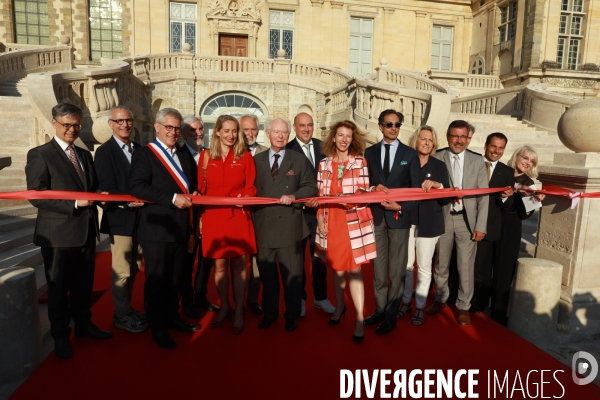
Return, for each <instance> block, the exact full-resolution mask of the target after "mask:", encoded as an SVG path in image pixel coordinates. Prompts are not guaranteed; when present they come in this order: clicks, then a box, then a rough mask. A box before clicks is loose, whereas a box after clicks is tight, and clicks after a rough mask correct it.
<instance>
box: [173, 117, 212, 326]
mask: <svg viewBox="0 0 600 400" xmlns="http://www.w3.org/2000/svg"><path fill="white" fill-rule="evenodd" d="M181 137H182V138H183V139H184V141H185V142H184V144H183V145H182V146H181V151H187V152H189V154H190V156H192V158H193V159H194V161H195V163H196V166H197V165H198V160H199V159H200V153H201V152H202V151H203V150H204V123H203V122H202V120H201V119H200V118H198V117H195V116H193V115H190V116H187V117H184V118H183V126H182V127H181ZM193 209H194V232H196V229H197V226H196V224H197V223H198V221H199V215H200V206H194V207H193ZM185 259H186V261H185V263H184V264H183V265H181V266H179V267H180V268H177V269H176V270H175V285H176V286H177V289H178V291H179V296H181V310H182V311H183V313H184V314H185V315H187V316H188V317H190V318H193V319H199V318H200V317H201V315H200V313H199V312H198V310H197V308H200V309H202V310H206V311H211V312H216V311H219V309H220V308H219V307H217V306H216V305H214V304H213V303H211V302H210V301H208V298H207V297H206V294H207V292H208V280H209V278H210V271H211V268H212V260H211V259H210V258H205V257H203V256H202V238H201V237H200V238H198V240H195V241H194V248H193V249H192V251H191V252H189V251H188V252H187V253H186V257H185ZM196 260H198V267H197V269H196V279H195V282H194V286H192V275H193V273H194V263H196Z"/></svg>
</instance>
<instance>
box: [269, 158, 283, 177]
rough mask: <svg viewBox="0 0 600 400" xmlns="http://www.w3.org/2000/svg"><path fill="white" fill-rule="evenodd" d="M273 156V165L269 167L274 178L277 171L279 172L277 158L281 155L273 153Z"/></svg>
mask: <svg viewBox="0 0 600 400" xmlns="http://www.w3.org/2000/svg"><path fill="white" fill-rule="evenodd" d="M273 157H275V161H273V166H272V167H271V177H272V178H273V180H275V178H277V173H278V172H279V163H278V162H277V160H279V157H281V156H280V155H279V154H273Z"/></svg>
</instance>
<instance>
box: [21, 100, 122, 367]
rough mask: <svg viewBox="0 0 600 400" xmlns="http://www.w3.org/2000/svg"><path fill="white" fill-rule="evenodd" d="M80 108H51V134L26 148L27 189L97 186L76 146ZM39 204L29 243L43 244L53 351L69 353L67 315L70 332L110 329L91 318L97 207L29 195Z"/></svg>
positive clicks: (88, 159)
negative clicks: (43, 142) (44, 142)
mask: <svg viewBox="0 0 600 400" xmlns="http://www.w3.org/2000/svg"><path fill="white" fill-rule="evenodd" d="M82 116H83V112H82V111H81V109H80V108H79V107H77V106H74V105H72V104H67V103H61V104H57V105H56V106H54V108H52V126H53V127H54V129H55V131H56V136H54V138H53V139H52V140H51V141H50V142H48V143H46V144H43V145H41V146H38V147H35V148H33V149H31V150H29V152H28V153H27V165H26V166H25V174H26V176H27V189H28V190H68V191H75V192H96V191H97V189H98V181H97V179H96V171H95V170H94V162H93V161H92V155H91V154H90V152H89V151H87V150H84V149H82V148H79V147H75V146H74V143H75V140H77V138H78V137H79V133H80V131H81V118H82ZM30 202H31V204H32V205H33V206H35V207H37V209H38V216H37V220H36V224H35V232H34V234H33V243H34V244H35V245H37V246H40V247H41V248H42V249H41V251H42V257H43V259H44V270H45V273H46V282H47V283H48V318H49V319H50V333H51V335H52V338H53V339H54V353H55V354H56V355H57V356H58V357H59V358H63V359H67V358H71V357H72V355H73V348H72V347H71V343H70V342H69V334H70V332H71V328H70V327H69V322H70V319H71V318H73V321H74V322H75V337H83V336H90V337H92V338H94V339H106V338H110V337H111V336H112V332H108V331H103V330H100V329H98V327H97V326H96V325H94V324H93V323H92V312H91V311H90V307H91V296H92V287H93V284H94V268H95V261H96V258H95V257H96V239H97V238H99V232H98V210H97V209H96V206H94V202H93V201H88V200H75V201H73V200H31V201H30Z"/></svg>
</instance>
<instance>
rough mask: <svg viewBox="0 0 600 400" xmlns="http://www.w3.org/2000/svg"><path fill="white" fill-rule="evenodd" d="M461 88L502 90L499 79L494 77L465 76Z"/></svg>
mask: <svg viewBox="0 0 600 400" xmlns="http://www.w3.org/2000/svg"><path fill="white" fill-rule="evenodd" d="M462 87H464V88H470V89H487V90H498V89H502V82H500V77H498V76H496V75H467V76H466V77H465V80H464V81H463V82H462Z"/></svg>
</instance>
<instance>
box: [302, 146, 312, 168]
mask: <svg viewBox="0 0 600 400" xmlns="http://www.w3.org/2000/svg"><path fill="white" fill-rule="evenodd" d="M310 146H312V143H309V144H305V145H302V147H304V148H305V149H306V157H308V161H310V165H312V166H313V167H314V166H315V160H313V157H312V154H310Z"/></svg>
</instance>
